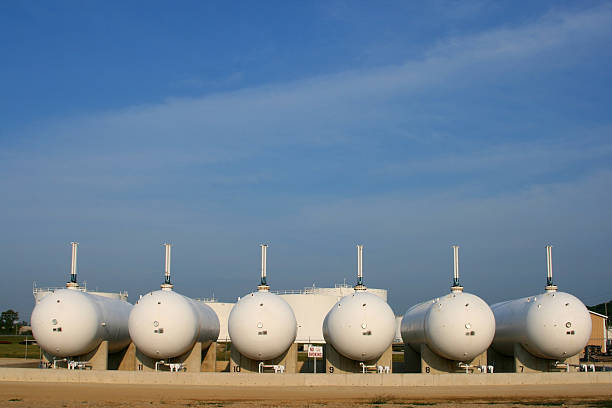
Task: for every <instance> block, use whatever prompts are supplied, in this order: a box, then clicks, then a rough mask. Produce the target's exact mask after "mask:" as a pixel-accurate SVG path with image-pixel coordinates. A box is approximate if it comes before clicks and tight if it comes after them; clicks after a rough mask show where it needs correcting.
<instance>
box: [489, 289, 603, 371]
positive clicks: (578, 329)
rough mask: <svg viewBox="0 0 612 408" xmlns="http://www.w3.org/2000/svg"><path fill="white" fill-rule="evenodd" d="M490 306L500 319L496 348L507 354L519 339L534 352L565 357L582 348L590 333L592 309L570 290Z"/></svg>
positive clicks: (558, 357)
mask: <svg viewBox="0 0 612 408" xmlns="http://www.w3.org/2000/svg"><path fill="white" fill-rule="evenodd" d="M491 308H492V309H493V313H494V314H495V321H496V323H497V330H496V331H495V338H494V339H493V348H494V349H495V351H497V352H499V353H501V354H505V355H508V356H512V355H513V352H514V351H513V348H514V344H515V343H518V344H520V345H521V346H523V348H524V349H525V350H527V351H528V352H529V353H531V354H533V355H534V356H537V357H540V358H546V359H553V360H558V359H565V358H567V357H571V356H574V355H576V354H578V353H579V352H581V351H582V350H583V349H584V347H585V346H586V344H587V343H588V341H589V337H590V335H591V317H590V316H589V311H588V310H587V308H586V306H585V305H584V303H582V302H581V301H580V299H578V298H577V297H575V296H573V295H571V294H569V293H565V292H555V291H551V292H546V293H542V294H540V295H537V296H531V297H526V298H522V299H516V300H510V301H507V302H501V303H497V304H494V305H493V306H491Z"/></svg>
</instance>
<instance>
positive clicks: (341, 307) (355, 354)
mask: <svg viewBox="0 0 612 408" xmlns="http://www.w3.org/2000/svg"><path fill="white" fill-rule="evenodd" d="M362 257H363V245H357V285H355V288H354V289H355V292H354V293H352V294H350V295H347V296H344V297H343V298H342V299H340V300H339V301H338V302H337V303H336V304H335V305H334V306H333V307H332V308H331V310H330V311H329V313H327V316H325V320H323V337H324V338H325V341H326V342H327V343H329V344H331V345H332V346H333V347H334V349H336V351H337V352H338V353H340V354H342V355H343V356H344V357H346V358H349V359H351V360H357V361H369V360H374V359H376V358H378V357H380V356H381V355H382V354H383V353H384V352H385V351H386V350H387V349H388V348H389V347H390V346H391V344H392V343H393V337H395V314H394V313H393V310H391V307H390V306H389V305H388V304H387V302H385V301H384V300H383V299H381V298H380V297H378V296H376V295H374V294H372V293H368V292H366V289H367V288H366V287H365V285H364V284H363V259H362Z"/></svg>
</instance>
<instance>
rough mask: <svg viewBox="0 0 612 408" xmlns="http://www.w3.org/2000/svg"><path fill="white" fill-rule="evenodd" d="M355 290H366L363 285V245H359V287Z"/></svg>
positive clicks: (356, 286)
mask: <svg viewBox="0 0 612 408" xmlns="http://www.w3.org/2000/svg"><path fill="white" fill-rule="evenodd" d="M354 289H355V290H366V289H367V288H366V286H365V285H364V284H363V245H357V285H355V288H354Z"/></svg>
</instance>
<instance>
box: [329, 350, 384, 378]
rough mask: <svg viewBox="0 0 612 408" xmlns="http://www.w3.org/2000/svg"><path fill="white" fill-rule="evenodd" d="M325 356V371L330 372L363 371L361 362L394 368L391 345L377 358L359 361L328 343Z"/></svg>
mask: <svg viewBox="0 0 612 408" xmlns="http://www.w3.org/2000/svg"><path fill="white" fill-rule="evenodd" d="M323 357H324V358H325V372H326V373H328V374H334V373H335V374H348V373H361V372H363V369H362V367H361V365H360V364H359V363H364V364H365V365H368V366H377V367H378V366H383V367H389V370H393V368H392V367H393V350H392V347H391V346H389V348H388V349H387V350H385V352H384V353H383V354H382V355H381V356H380V357H378V358H377V359H375V360H368V361H357V360H351V359H349V358H347V357H345V356H343V355H342V354H340V353H338V351H336V349H335V348H334V346H332V345H331V344H329V343H328V344H326V345H325V351H324V356H323Z"/></svg>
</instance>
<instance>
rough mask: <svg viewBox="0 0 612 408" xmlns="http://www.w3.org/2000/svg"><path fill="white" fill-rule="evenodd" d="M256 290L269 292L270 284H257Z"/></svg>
mask: <svg viewBox="0 0 612 408" xmlns="http://www.w3.org/2000/svg"><path fill="white" fill-rule="evenodd" d="M257 290H258V291H259V292H269V291H270V286H269V285H259V286H257Z"/></svg>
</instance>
